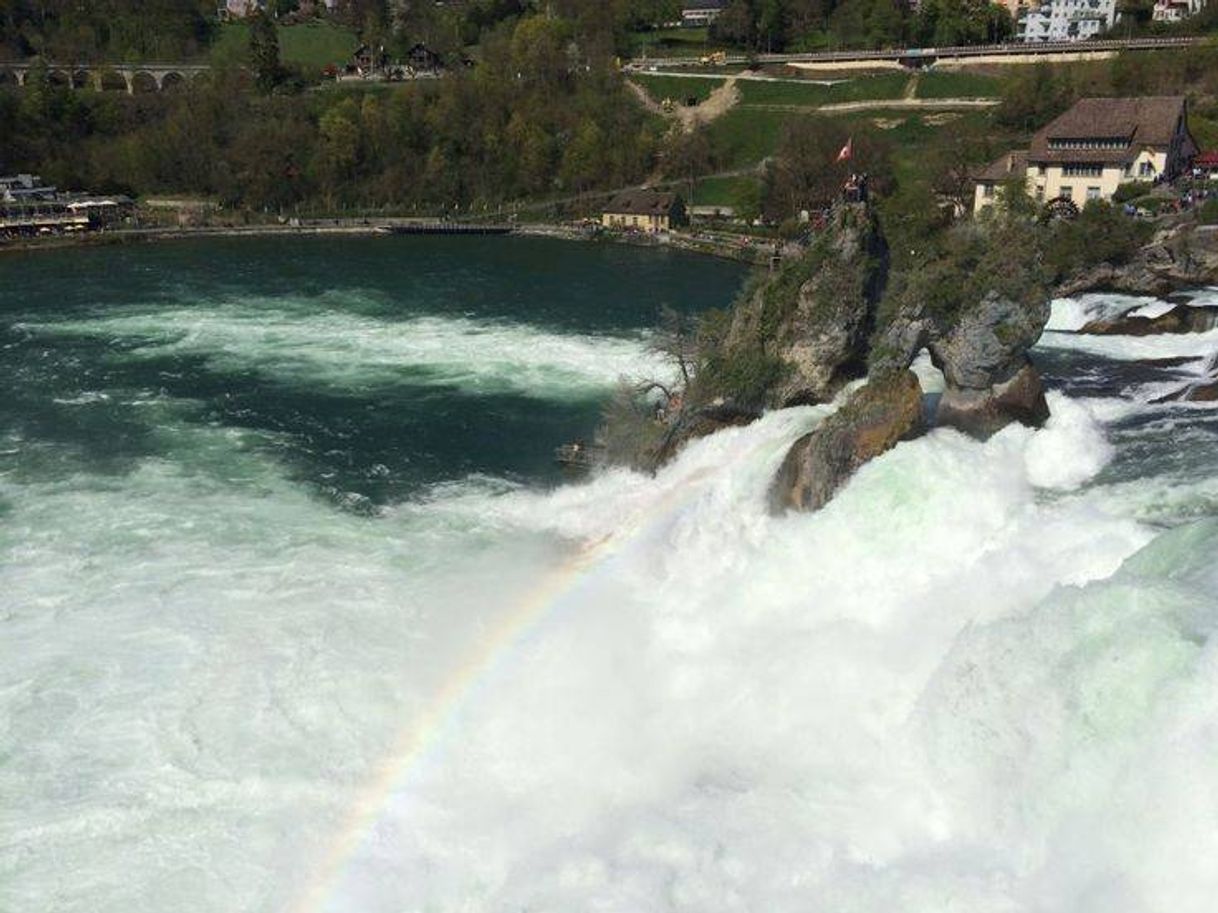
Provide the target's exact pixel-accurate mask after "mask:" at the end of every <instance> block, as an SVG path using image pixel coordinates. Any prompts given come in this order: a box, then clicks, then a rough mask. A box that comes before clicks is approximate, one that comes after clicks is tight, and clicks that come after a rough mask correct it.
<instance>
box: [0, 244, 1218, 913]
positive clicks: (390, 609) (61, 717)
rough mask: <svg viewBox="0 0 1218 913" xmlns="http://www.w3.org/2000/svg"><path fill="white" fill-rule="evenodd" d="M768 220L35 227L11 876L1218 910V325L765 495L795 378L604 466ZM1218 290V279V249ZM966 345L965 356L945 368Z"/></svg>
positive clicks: (24, 417) (16, 524)
mask: <svg viewBox="0 0 1218 913" xmlns="http://www.w3.org/2000/svg"><path fill="white" fill-rule="evenodd" d="M743 279H744V275H743V272H742V271H741V269H740V268H739V267H737V266H735V265H733V264H729V263H723V262H719V261H715V260H705V259H698V258H694V257H691V256H686V255H681V254H676V253H669V252H664V251H657V250H636V249H627V248H617V247H601V246H592V245H575V244H563V243H559V242H549V241H542V240H527V239H516V238H511V239H502V238H495V239H405V238H396V239H395V238H385V239H375V240H369V239H360V240H344V241H331V240H301V239H265V240H241V241H209V242H206V243H182V244H166V245H160V246H151V245H150V246H142V247H129V248H121V249H96V250H73V251H64V252H53V253H45V254H36V255H35V254H31V255H22V256H17V257H8V258H4V259H0V911H5V913H8V911H12V913H24V911H33V910H38V911H42V910H47V911H68V913H78V911H79V913H84V911H89V913H119V911H122V913H139V911H147V913H161V911H167V910H184V911H185V910H189V911H204V913H210V911H215V913H233V911H257V913H281V911H284V913H286V911H292V913H310V911H315V913H339V911H342V913H401V911H499V910H504V911H506V910H512V911H556V913H557V911H572V910H596V911H612V913H619V911H620V913H628V911H629V913H637V911H644V910H646V911H653V910H654V911H662V910H672V911H709V910H715V911H767V913H768V911H787V910H790V911H825V913H843V911H858V913H892V911H897V910H899V911H902V913H906V911H912V913H945V911H949V910H959V911H967V913H1048V911H1063V913H1064V911H1072V913H1073V911H1096V913H1099V911H1104V913H1143V911H1145V913H1152V911H1153V913H1209V911H1211V910H1212V909H1213V905H1214V900H1213V899H1214V898H1215V897H1218V866H1215V865H1213V863H1212V862H1211V860H1212V859H1213V858H1215V857H1218V825H1216V822H1218V650H1216V648H1215V643H1216V638H1215V634H1216V633H1218V411H1215V410H1214V409H1213V408H1212V407H1203V406H1181V405H1155V404H1154V403H1153V400H1155V399H1156V398H1158V397H1159V396H1160V395H1162V394H1163V393H1165V392H1168V391H1170V390H1172V389H1174V388H1176V387H1179V386H1180V385H1182V384H1184V383H1187V382H1188V381H1189V379H1190V378H1191V377H1194V376H1195V375H1196V374H1197V373H1198V372H1199V371H1200V370H1201V365H1202V362H1200V361H1194V362H1188V363H1185V364H1177V365H1176V366H1174V367H1169V366H1165V365H1163V364H1160V365H1157V366H1156V365H1150V364H1147V359H1155V358H1178V357H1180V356H1189V357H1196V358H1204V357H1209V356H1210V355H1212V353H1214V352H1215V350H1218V332H1212V333H1206V334H1195V335H1190V336H1176V337H1156V338H1145V339H1125V338H1120V337H1103V338H1097V337H1083V336H1079V335H1076V334H1075V333H1073V332H1072V331H1073V330H1075V329H1077V328H1078V327H1079V326H1081V324H1082V323H1083V322H1084V321H1085V320H1086V319H1088V318H1089V317H1092V316H1095V315H1097V314H1102V313H1104V314H1106V313H1114V312H1119V311H1124V310H1129V309H1132V308H1143V309H1145V310H1146V311H1147V312H1154V311H1155V310H1157V309H1161V308H1163V307H1166V305H1165V304H1164V303H1162V302H1156V301H1153V300H1147V299H1129V298H1121V297H1116V296H1087V297H1084V298H1081V299H1077V300H1068V301H1059V302H1055V306H1054V317H1053V322H1052V323H1051V324H1050V329H1049V331H1048V332H1046V334H1045V337H1044V339H1043V340H1042V342H1041V344H1040V346H1038V348H1037V350H1036V352H1035V357H1036V358H1037V360H1038V362H1039V364H1040V365H1041V367H1042V369H1043V370H1044V372H1045V374H1046V376H1047V377H1048V379H1049V382H1050V386H1051V388H1052V391H1051V394H1050V405H1051V408H1052V410H1053V418H1052V419H1051V420H1050V422H1049V424H1048V425H1047V426H1046V427H1045V428H1043V429H1041V430H1038V431H1032V430H1029V429H1025V428H1022V427H1012V428H1008V429H1006V430H1004V431H1003V432H1001V433H1000V434H998V435H996V436H995V437H994V438H992V439H991V440H990V441H988V442H985V443H979V442H976V441H972V440H969V439H966V438H964V437H963V436H961V435H958V434H956V433H954V432H951V431H948V430H939V431H935V432H933V433H931V434H929V435H927V436H926V437H924V438H922V439H920V440H917V441H914V442H910V443H906V444H902V445H901V446H899V447H898V448H897V449H896V450H894V451H893V452H891V453H889V454H887V455H886V456H884V457H883V458H881V459H879V460H876V461H875V462H873V463H871V464H869V465H868V466H867V467H865V468H864V469H863V470H862V471H861V472H860V473H859V474H858V475H857V476H856V477H855V479H854V480H853V481H852V482H851V483H850V484H849V485H848V486H847V488H846V489H845V490H844V491H843V492H842V493H841V495H840V496H839V497H838V498H837V499H836V500H835V501H834V502H833V503H832V504H831V505H830V506H829V507H828V508H826V509H825V510H823V511H821V512H819V513H817V514H814V515H791V516H783V517H774V516H770V515H769V514H768V513H767V512H766V510H765V503H766V499H765V494H766V488H767V485H768V483H769V480H770V478H771V477H772V474H773V472H774V470H775V468H776V466H777V464H778V462H779V461H780V460H781V458H782V455H783V453H784V451H785V449H786V447H787V446H788V445H789V444H790V442H791V441H792V440H794V439H795V438H796V437H798V436H799V435H800V434H802V433H804V432H806V431H807V430H808V429H809V428H811V427H813V426H814V425H815V424H816V422H817V421H819V420H820V418H821V417H822V416H823V415H824V414H826V412H827V411H828V410H829V409H831V408H833V407H831V406H826V407H809V408H800V409H794V410H786V411H782V412H776V413H771V414H769V415H767V416H766V417H764V418H763V419H762V420H761V421H759V422H757V423H756V424H754V425H752V426H750V427H748V428H744V429H735V430H731V431H727V432H722V433H720V434H717V435H714V436H712V437H710V438H707V439H705V440H702V441H699V442H697V443H695V444H693V445H691V446H690V447H688V448H687V449H686V450H685V451H684V452H683V453H682V454H681V455H680V456H679V458H678V459H677V460H675V461H674V462H673V464H672V465H670V466H668V467H666V468H665V469H663V470H662V471H661V472H660V473H659V474H657V475H656V476H655V477H644V476H641V475H637V474H634V473H631V472H627V471H623V470H614V471H610V472H606V473H603V474H600V475H597V476H595V477H594V478H591V479H587V480H572V479H569V478H565V477H564V476H563V475H562V473H561V472H559V471H558V470H557V469H556V468H555V467H554V466H553V464H552V460H551V454H552V450H553V448H554V446H555V445H557V444H559V443H562V442H564V441H566V440H570V439H572V438H574V437H581V436H587V435H589V434H590V433H591V430H592V429H593V428H594V426H595V424H596V420H597V415H598V412H599V409H600V408H601V405H602V404H603V402H604V400H605V398H606V396H607V395H608V394H609V393H610V391H611V390H612V388H613V385H614V384H615V383H616V382H617V380H618V379H619V378H620V377H623V376H625V377H641V376H646V375H654V374H657V373H662V372H665V371H668V370H670V369H669V368H668V366H666V365H665V364H664V363H663V362H662V361H661V360H660V359H659V358H658V357H657V355H656V354H655V353H654V352H653V351H652V350H651V348H650V330H649V328H650V327H652V326H653V325H654V324H655V320H656V315H657V312H658V310H659V308H660V307H661V306H663V305H671V306H674V307H678V308H682V309H686V310H697V309H701V308H705V307H711V306H724V305H726V304H727V303H728V302H730V300H731V299H732V297H733V295H734V294H735V292H736V290H737V289H738V288H739V287H740V285H741V283H742V281H743ZM1192 300H1193V301H1194V302H1197V303H1205V302H1214V301H1215V300H1218V291H1213V290H1210V291H1205V290H1202V291H1198V292H1195V293H1193V298H1192ZM919 370H920V372H921V374H922V376H923V378H924V382H925V385H926V388H927V390H928V391H933V389H934V385H935V383H936V377H935V376H934V372H933V370H931V369H929V368H928V367H925V366H921V367H920V368H919Z"/></svg>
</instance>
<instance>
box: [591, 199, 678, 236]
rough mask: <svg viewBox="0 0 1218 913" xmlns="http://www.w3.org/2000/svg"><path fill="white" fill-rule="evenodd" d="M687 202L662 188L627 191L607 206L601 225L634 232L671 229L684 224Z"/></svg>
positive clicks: (602, 215)
mask: <svg viewBox="0 0 1218 913" xmlns="http://www.w3.org/2000/svg"><path fill="white" fill-rule="evenodd" d="M685 221H686V217H685V204H684V202H683V201H682V200H681V198H680V197H679V196H678V195H677V194H675V193H666V192H663V191H659V190H647V189H644V190H627V191H626V192H624V193H619V194H618V195H617V196H615V197H614V198H613V199H612V200H610V201H609V204H608V205H607V206H606V207H605V210H604V212H603V213H602V214H601V224H602V225H603V226H605V228H617V229H627V230H632V231H644V232H649V233H650V232H660V231H668V230H669V229H670V228H675V227H676V226H678V225H684V224H685Z"/></svg>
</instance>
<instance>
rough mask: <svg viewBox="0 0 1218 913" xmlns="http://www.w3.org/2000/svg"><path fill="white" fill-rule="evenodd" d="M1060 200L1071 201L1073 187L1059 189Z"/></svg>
mask: <svg viewBox="0 0 1218 913" xmlns="http://www.w3.org/2000/svg"><path fill="white" fill-rule="evenodd" d="M1061 198H1062V199H1063V200H1072V199H1074V188H1073V187H1069V186H1066V187H1063V188H1062V189H1061Z"/></svg>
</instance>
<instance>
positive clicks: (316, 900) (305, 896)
mask: <svg viewBox="0 0 1218 913" xmlns="http://www.w3.org/2000/svg"><path fill="white" fill-rule="evenodd" d="M707 472H709V470H703V471H700V472H696V473H694V474H692V475H691V476H689V477H688V478H686V479H684V480H683V482H682V484H680V485H678V486H677V487H676V488H675V489H674V490H672V491H670V492H669V493H668V495H667V496H666V497H665V498H664V499H662V500H661V501H660V503H659V504H657V505H654V506H653V507H652V508H651V509H650V510H649V511H648V512H647V514H645V515H644V516H643V517H641V518H640V519H639V520H638V521H637V522H636V523H635V524H634V525H633V528H630V527H628V528H627V529H626V530H625V531H622V532H618V533H614V534H611V535H609V536H606V537H605V538H603V539H601V540H599V541H597V542H594V543H592V544H590V545H588V546H585V547H584V548H583V549H581V550H580V551H579V552H578V553H577V554H576V555H574V556H573V557H572V558H570V559H569V560H568V561H567V562H565V563H564V564H562V565H560V566H559V567H558V568H556V569H555V570H554V571H552V572H550V573H549V574H547V575H546V576H545V577H544V578H543V579H542V580H541V582H540V583H538V585H537V586H536V587H535V588H533V589H532V590H530V591H529V593H528V595H527V596H526V597H525V598H523V599H522V600H521V601H520V603H519V605H518V606H517V607H516V608H515V609H514V610H513V611H511V612H506V613H504V615H503V616H502V617H501V618H500V619H499V620H498V621H497V622H496V624H495V626H494V627H493V628H492V629H491V630H490V631H489V632H488V634H487V635H486V637H485V638H484V639H483V641H482V643H481V645H480V646H479V647H478V649H477V650H476V651H474V652H473V653H472V655H470V656H469V657H468V658H467V659H466V661H465V662H464V663H463V664H462V665H461V666H460V667H459V669H458V670H457V672H456V674H455V675H453V676H452V678H451V679H450V680H449V681H448V682H447V683H446V684H445V685H444V686H443V687H442V688H441V689H440V691H439V692H438V693H437V694H436V696H435V698H434V699H433V700H432V702H431V704H430V705H429V706H428V708H427V709H426V710H425V711H424V713H423V715H422V716H421V717H420V718H418V719H417V720H415V721H412V723H411V725H410V726H408V727H406V728H405V729H403V730H402V732H401V733H400V734H399V735H398V737H397V739H396V740H395V742H394V744H393V747H392V748H391V749H390V750H389V751H388V752H386V754H385V757H384V760H383V761H382V762H381V763H380V764H379V765H378V766H377V768H376V770H375V772H374V774H373V775H372V777H371V778H370V779H369V781H368V782H367V784H366V785H365V786H364V787H363V789H361V790H360V792H359V795H358V797H357V799H356V802H355V803H354V805H352V807H351V809H350V810H349V811H348V812H347V814H346V815H345V817H344V820H343V824H342V827H341V828H340V829H339V832H338V834H339V836H338V837H337V839H336V840H335V841H334V843H333V845H332V846H331V847H330V849H329V851H328V852H327V854H326V856H325V858H324V859H323V861H322V862H321V864H320V865H319V866H318V868H317V869H316V871H315V874H314V875H313V877H312V878H311V879H310V880H309V882H308V884H307V885H306V886H305V888H304V889H303V890H301V891H300V893H299V894H298V895H297V896H296V897H295V899H294V900H293V901H292V903H290V904H289V906H288V907H287V908H286V909H287V910H288V911H290V913H321V911H323V910H324V909H325V907H326V905H327V904H328V903H329V901H330V900H331V899H332V895H333V894H334V892H335V891H336V890H337V889H338V888H339V886H340V885H341V882H342V875H343V872H344V871H345V869H346V868H347V866H348V865H349V864H350V862H351V861H352V859H354V857H355V855H356V853H357V852H358V850H359V848H360V846H361V845H362V843H363V841H364V839H365V835H366V834H367V833H369V832H370V831H371V830H372V828H373V827H374V826H375V825H376V823H377V821H378V820H379V819H380V817H381V813H382V812H381V809H382V808H383V806H384V805H385V803H386V801H387V800H388V799H389V797H390V796H392V795H393V794H394V793H395V792H397V791H399V790H400V789H401V788H402V787H403V785H404V781H405V779H406V777H407V775H408V774H409V773H410V771H411V770H412V769H414V767H415V766H416V764H417V762H418V761H420V760H421V759H422V758H423V757H425V756H426V755H427V753H428V752H429V751H430V750H431V749H432V748H433V747H435V746H436V745H438V744H439V743H440V742H442V741H443V737H444V735H445V733H446V732H447V731H448V730H449V729H450V728H451V727H452V726H453V725H454V723H455V721H456V720H457V719H459V717H460V710H461V708H462V707H463V706H464V705H465V704H466V703H468V702H469V699H470V698H471V697H472V696H473V695H474V694H476V692H477V686H478V684H479V683H480V682H481V681H483V680H485V679H487V678H489V677H491V676H492V675H493V673H494V671H495V669H496V668H497V667H498V666H499V664H501V663H502V662H504V660H505V659H506V658H507V657H508V656H510V655H511V653H512V652H513V648H514V647H516V646H517V645H519V644H521V643H523V642H525V641H526V640H527V639H528V637H529V635H530V634H531V633H532V632H533V631H534V630H535V629H536V628H537V627H538V625H540V623H541V622H542V621H544V620H545V619H546V618H548V617H550V616H551V615H552V614H553V613H554V612H555V611H556V610H557V609H558V608H559V607H560V606H561V605H563V603H564V599H563V597H565V596H567V595H569V594H570V593H571V592H572V591H574V590H575V589H576V587H577V586H578V585H579V584H581V583H583V582H585V581H587V580H589V579H595V578H593V577H590V576H589V575H590V573H591V572H592V571H594V570H600V571H604V570H605V569H606V565H607V563H608V562H609V560H610V559H612V558H613V557H615V556H616V555H618V554H620V553H621V552H622V551H623V550H624V549H625V548H626V546H628V545H629V544H630V543H631V542H633V541H634V540H636V539H638V538H639V537H640V536H641V534H642V533H643V532H644V531H645V530H646V529H647V528H648V524H647V523H646V522H645V521H646V520H647V519H648V518H650V517H655V516H657V515H659V516H664V515H667V513H668V512H669V511H670V510H671V508H672V507H673V506H674V505H675V504H676V503H677V502H679V501H683V500H688V499H689V498H690V497H691V496H692V493H691V489H692V486H691V485H690V483H692V482H694V481H696V480H698V479H699V478H701V477H702V476H704V475H706V474H707Z"/></svg>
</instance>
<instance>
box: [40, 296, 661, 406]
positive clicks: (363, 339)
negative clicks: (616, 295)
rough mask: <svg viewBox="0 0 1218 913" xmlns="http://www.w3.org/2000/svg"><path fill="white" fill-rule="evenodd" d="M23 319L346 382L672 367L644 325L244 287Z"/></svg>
mask: <svg viewBox="0 0 1218 913" xmlns="http://www.w3.org/2000/svg"><path fill="white" fill-rule="evenodd" d="M23 326H24V328H25V329H26V330H27V331H30V332H34V333H39V334H53V335H64V334H70V335H85V336H95V337H101V338H103V339H117V340H122V341H124V342H125V343H126V344H127V345H128V347H127V348H125V349H124V350H123V351H122V352H121V355H122V357H129V358H157V357H162V356H166V355H198V356H202V357H204V358H206V359H207V361H208V362H209V363H210V364H212V365H213V366H214V367H216V368H217V369H218V370H224V371H257V372H260V373H262V374H265V375H267V376H270V377H272V378H275V379H277V380H280V381H283V382H286V383H294V382H302V383H308V384H310V385H318V384H324V385H329V386H331V387H333V388H336V389H339V390H344V389H350V390H366V389H368V388H369V387H377V386H383V385H394V384H400V383H404V382H411V383H431V384H441V385H455V386H458V387H461V388H462V389H465V390H469V391H471V392H475V393H494V392H519V393H525V394H528V395H533V396H539V397H548V398H559V399H566V398H572V397H583V396H588V395H589V394H590V393H599V392H603V391H604V390H605V389H606V388H607V387H610V386H612V385H613V384H614V383H616V382H617V381H618V380H619V379H620V378H623V377H625V378H630V379H638V378H641V377H669V376H671V375H672V373H673V369H672V367H671V366H669V365H667V364H666V363H665V362H664V360H663V359H662V358H661V357H660V356H659V355H658V354H656V353H655V352H653V351H651V349H650V347H649V339H648V337H646V336H645V335H641V334H640V335H636V336H633V337H611V336H590V335H579V334H574V333H572V334H565V333H556V332H548V331H544V330H540V329H538V328H535V327H531V326H529V325H527V324H520V323H512V322H508V321H489V320H476V319H473V318H467V317H413V318H409V319H404V320H383V319H377V318H373V317H365V316H358V315H354V314H352V313H350V312H349V311H344V310H341V309H337V308H335V309H332V310H331V309H327V308H326V307H325V302H307V303H305V304H300V303H288V302H284V301H249V300H246V299H238V300H235V301H232V302H229V303H227V304H217V305H208V306H207V307H206V308H203V307H182V306H176V305H171V306H165V307H155V308H151V309H150V308H147V307H139V308H132V309H127V310H125V311H118V312H115V311H114V310H108V311H106V312H104V313H102V314H99V315H97V316H96V317H93V318H90V319H84V320H71V321H62V322H55V323H38V322H27V323H26V324H24V325H23ZM119 354H120V353H116V357H117V356H118V355H119Z"/></svg>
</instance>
